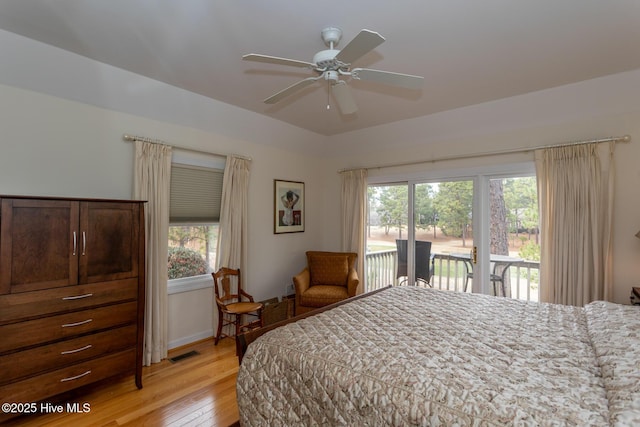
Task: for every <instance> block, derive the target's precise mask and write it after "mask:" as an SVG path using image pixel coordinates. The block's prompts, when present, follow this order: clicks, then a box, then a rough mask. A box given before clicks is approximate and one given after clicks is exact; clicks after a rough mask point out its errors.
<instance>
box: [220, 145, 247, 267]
mask: <svg viewBox="0 0 640 427" xmlns="http://www.w3.org/2000/svg"><path fill="white" fill-rule="evenodd" d="M250 166H251V161H250V160H247V159H243V158H240V157H235V156H229V157H228V158H227V162H226V165H225V168H224V177H223V181H222V201H221V204H220V228H219V234H218V256H217V261H216V262H217V266H216V268H217V269H218V268H220V267H229V268H240V271H245V267H246V262H247V216H248V213H249V207H248V205H249V203H248V201H249V197H248V195H249V168H250Z"/></svg>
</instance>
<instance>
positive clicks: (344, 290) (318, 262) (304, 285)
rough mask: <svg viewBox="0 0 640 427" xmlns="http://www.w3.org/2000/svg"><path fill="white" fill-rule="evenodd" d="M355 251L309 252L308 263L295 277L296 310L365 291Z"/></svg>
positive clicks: (317, 306)
mask: <svg viewBox="0 0 640 427" xmlns="http://www.w3.org/2000/svg"><path fill="white" fill-rule="evenodd" d="M357 258H358V254H357V253H354V252H319V251H308V252H307V266H306V267H305V268H304V270H302V271H301V272H300V273H299V274H298V275H297V276H294V277H293V284H294V285H295V288H296V306H295V307H296V314H302V313H306V312H307V311H311V310H315V309H316V308H320V307H324V306H325V305H329V304H333V303H334V302H338V301H342V300H343V299H347V298H349V297H352V296H354V295H356V294H358V293H360V292H362V289H361V286H360V280H359V279H358V273H357V272H356V270H355V263H356V259H357Z"/></svg>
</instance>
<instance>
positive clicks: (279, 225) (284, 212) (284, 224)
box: [273, 179, 305, 234]
mask: <svg viewBox="0 0 640 427" xmlns="http://www.w3.org/2000/svg"><path fill="white" fill-rule="evenodd" d="M304 197H305V194H304V182H298V181H285V180H281V179H274V180H273V211H274V215H273V232H274V234H281V233H301V232H303V231H304V223H305V211H304Z"/></svg>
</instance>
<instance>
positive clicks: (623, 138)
mask: <svg viewBox="0 0 640 427" xmlns="http://www.w3.org/2000/svg"><path fill="white" fill-rule="evenodd" d="M630 141H631V135H625V136H623V137H622V142H630Z"/></svg>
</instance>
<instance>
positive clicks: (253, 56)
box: [242, 53, 316, 68]
mask: <svg viewBox="0 0 640 427" xmlns="http://www.w3.org/2000/svg"><path fill="white" fill-rule="evenodd" d="M242 59H244V60H245V61H255V62H265V63H267V64H278V65H290V66H292V67H302V68H315V67H316V64H314V63H312V62H305V61H298V60H296V59H287V58H278V57H277V56H269V55H260V54H259V53H250V54H248V55H244V56H243V57H242Z"/></svg>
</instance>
